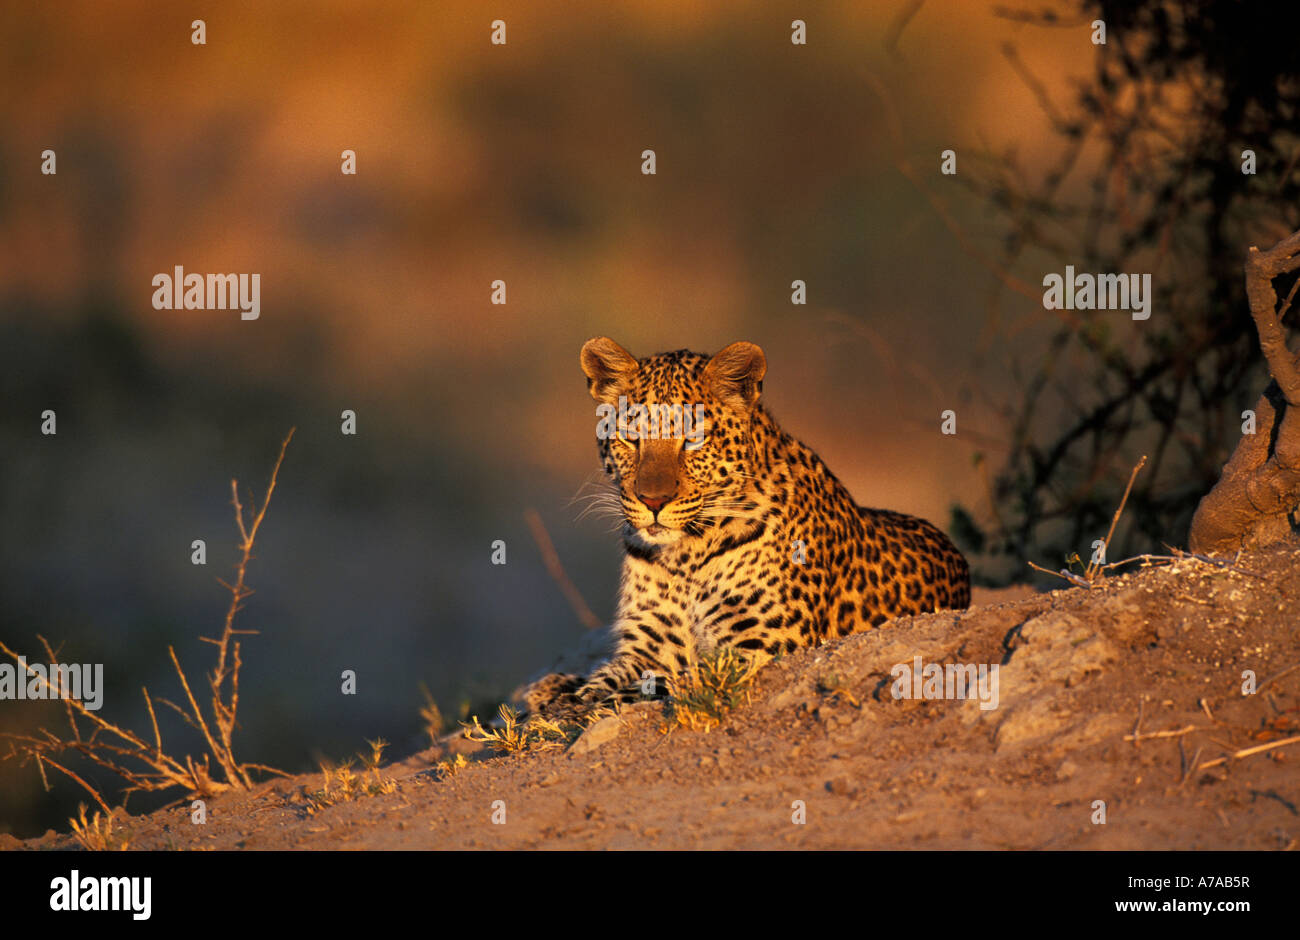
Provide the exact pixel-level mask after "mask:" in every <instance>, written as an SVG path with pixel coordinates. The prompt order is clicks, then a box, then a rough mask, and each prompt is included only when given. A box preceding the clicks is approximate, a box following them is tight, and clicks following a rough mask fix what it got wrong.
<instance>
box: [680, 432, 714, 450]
mask: <svg viewBox="0 0 1300 940" xmlns="http://www.w3.org/2000/svg"><path fill="white" fill-rule="evenodd" d="M708 442H709V434H708V432H707V431H706V432H705V433H703V434H701V435H699V436H698V437H688V438H686V442H685V443H684V444H682V449H683V450H699V449H700V448H701V447H703V446H704V445H705V444H707V443H708Z"/></svg>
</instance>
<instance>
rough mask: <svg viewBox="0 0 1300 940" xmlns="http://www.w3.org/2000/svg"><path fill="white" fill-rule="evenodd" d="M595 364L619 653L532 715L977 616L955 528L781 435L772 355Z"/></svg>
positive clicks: (588, 348) (590, 344) (537, 692)
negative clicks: (912, 617)
mask: <svg viewBox="0 0 1300 940" xmlns="http://www.w3.org/2000/svg"><path fill="white" fill-rule="evenodd" d="M580 362H581V366H582V371H583V373H584V374H585V375H586V378H587V389H588V391H589V392H590V394H591V397H592V398H593V399H595V401H596V403H597V414H598V417H600V418H601V421H600V422H598V424H597V435H596V438H597V452H598V454H599V457H600V462H601V466H602V469H603V473H604V476H605V477H606V479H607V485H608V486H609V487H610V488H611V492H610V493H609V495H610V497H611V500H612V499H614V498H616V499H617V507H618V508H617V509H616V510H615V511H616V512H618V513H619V514H620V515H621V523H620V541H621V543H622V551H623V560H622V572H621V579H620V586H619V591H618V601H617V607H616V613H615V617H614V620H613V622H612V623H611V625H610V627H609V630H610V640H611V646H610V649H611V650H612V652H611V654H610V655H608V656H607V658H605V659H604V661H603V662H599V663H598V664H596V665H595V666H594V668H592V669H590V670H589V671H587V672H586V674H582V673H573V672H555V673H551V674H549V675H546V676H544V677H542V678H541V679H539V680H537V681H536V682H534V683H532V684H531V685H529V686H527V687H526V688H525V689H524V690H523V693H522V699H523V702H524V704H525V706H526V707H527V709H528V710H529V711H531V712H534V713H538V714H542V715H552V716H573V715H578V714H583V713H584V712H590V710H592V709H597V708H602V707H605V706H609V705H621V704H622V703H626V702H631V701H637V700H644V699H645V698H646V697H647V695H648V696H649V697H651V698H663V697H665V696H668V695H671V692H672V687H673V680H674V678H675V677H678V676H680V675H681V673H682V672H683V671H684V670H686V669H688V668H690V667H692V666H693V665H694V664H697V663H699V662H700V661H701V660H702V659H703V658H705V657H708V656H711V655H717V654H718V653H720V652H721V651H722V650H724V649H726V648H732V649H734V650H735V652H736V653H737V654H738V655H740V656H742V657H745V658H746V660H747V661H750V662H753V663H755V664H757V665H762V664H764V663H766V662H768V661H770V660H771V659H772V658H774V657H776V656H781V655H784V654H787V653H792V652H794V651H795V650H798V649H800V648H803V647H817V646H821V645H822V644H824V643H826V642H828V641H831V640H834V639H837V638H840V637H845V636H848V635H850V634H853V633H857V632H861V631H866V630H872V629H876V628H880V627H883V626H885V625H887V624H888V623H889V622H890V621H891V620H894V619H896V618H898V617H902V616H905V615H909V614H921V613H927V612H932V611H940V610H954V611H960V610H964V609H966V608H967V607H968V606H969V605H970V596H971V578H970V569H969V566H968V564H967V561H966V559H965V557H964V556H963V555H962V553H961V552H960V551H959V550H958V549H957V547H956V546H955V545H954V544H953V543H952V541H951V540H949V538H948V537H947V536H946V535H945V534H944V533H943V532H942V531H941V530H940V529H939V528H938V527H936V526H935V525H933V524H932V523H930V522H928V521H926V520H924V519H920V518H917V517H915V516H911V515H907V514H904V513H901V512H896V511H892V510H888V509H870V508H865V507H861V506H859V505H858V504H857V502H856V500H854V498H853V497H852V496H851V495H850V493H849V491H848V489H847V488H846V487H845V486H844V484H843V483H841V482H840V481H839V479H838V478H837V477H836V476H835V475H834V474H833V473H832V472H831V471H830V469H829V468H828V467H827V465H826V463H825V462H824V461H823V460H822V459H821V458H820V457H819V456H818V455H817V453H816V451H814V450H813V449H812V448H811V447H809V446H807V445H806V444H804V443H802V442H801V441H799V440H798V439H796V438H795V437H793V436H792V435H791V434H789V433H787V432H786V431H785V430H783V429H782V428H781V426H780V425H779V424H778V423H777V421H776V419H775V418H774V417H773V416H772V414H771V412H770V411H769V409H768V408H767V406H766V403H765V402H761V401H760V400H759V398H760V396H761V394H762V390H763V379H764V376H765V375H766V373H767V356H766V354H765V353H764V352H763V350H762V348H761V347H759V346H758V345H756V344H754V343H749V342H736V343H732V344H731V345H729V346H726V347H725V348H723V349H722V350H721V351H719V352H718V353H716V354H714V355H708V354H704V353H696V352H691V351H690V350H686V349H680V350H677V351H674V352H666V353H659V354H656V355H652V356H648V357H645V358H641V359H638V358H636V357H634V356H633V355H632V354H631V353H629V352H628V351H627V350H626V349H624V348H623V347H622V346H620V345H619V344H618V343H616V342H615V341H614V340H612V339H610V338H608V337H604V336H600V337H596V338H594V339H591V340H588V341H587V342H586V343H585V344H584V345H583V347H582V352H581V355H580ZM629 403H631V404H630V405H629Z"/></svg>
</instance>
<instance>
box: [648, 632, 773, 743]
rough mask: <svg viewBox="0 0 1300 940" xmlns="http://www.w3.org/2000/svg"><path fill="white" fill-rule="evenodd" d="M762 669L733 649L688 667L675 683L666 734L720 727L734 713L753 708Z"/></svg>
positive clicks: (670, 700) (726, 649)
mask: <svg viewBox="0 0 1300 940" xmlns="http://www.w3.org/2000/svg"><path fill="white" fill-rule="evenodd" d="M758 667H759V664H758V662H757V661H756V660H753V659H750V658H748V657H746V656H745V655H744V654H742V653H739V652H737V651H736V650H734V649H731V648H730V647H725V648H723V649H720V650H718V651H716V652H715V653H713V654H712V655H711V656H707V657H705V658H704V659H701V660H700V661H699V662H696V663H693V664H691V665H690V666H688V667H687V668H686V669H685V670H683V671H682V672H681V673H680V674H679V675H678V676H677V677H676V678H675V679H673V682H672V688H673V694H672V697H671V698H670V699H669V704H668V709H669V715H670V721H669V723H668V725H667V726H666V727H665V729H664V730H665V731H669V730H672V729H673V728H686V729H688V730H690V731H711V730H712V729H714V728H717V727H719V726H720V725H721V724H722V723H723V721H724V720H726V718H727V716H728V715H729V714H730V713H731V712H733V711H735V710H736V709H737V708H740V707H741V706H743V705H747V704H749V699H750V694H751V692H752V686H753V683H754V677H755V676H756V675H757V674H758Z"/></svg>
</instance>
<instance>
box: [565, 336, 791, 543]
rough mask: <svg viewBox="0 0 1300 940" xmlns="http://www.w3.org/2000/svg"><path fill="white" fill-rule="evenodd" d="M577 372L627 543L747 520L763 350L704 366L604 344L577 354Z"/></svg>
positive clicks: (731, 350)
mask: <svg viewBox="0 0 1300 940" xmlns="http://www.w3.org/2000/svg"><path fill="white" fill-rule="evenodd" d="M582 371H583V372H584V373H586V376H587V388H588V390H589V391H590V392H591V396H592V398H594V399H595V400H596V403H597V407H596V414H597V418H598V421H597V426H596V445H597V449H598V450H599V453H600V458H601V461H602V463H603V464H604V467H605V472H606V473H607V474H608V475H609V477H610V479H611V480H612V481H613V482H614V484H615V485H616V486H617V488H618V496H619V503H620V505H621V506H622V509H623V516H624V519H625V522H626V525H625V528H624V534H625V537H627V538H628V539H629V540H632V541H635V542H637V543H639V544H640V545H641V546H643V547H655V546H661V545H666V544H670V543H672V542H675V541H677V540H679V539H681V538H683V537H685V536H698V535H703V534H704V533H705V532H706V531H707V530H708V529H710V528H713V527H716V526H721V525H725V524H727V523H728V522H731V521H734V520H744V519H747V518H752V517H753V516H754V515H755V513H756V511H757V509H758V505H759V504H758V501H757V498H756V487H755V482H754V481H755V476H756V471H755V463H756V456H757V455H756V451H755V445H754V434H753V422H754V419H755V415H756V413H757V409H758V407H759V406H758V396H759V393H760V392H761V391H762V387H763V374H764V373H765V372H766V371H767V359H766V357H765V356H764V355H763V350H762V349H760V348H759V347H757V346H755V345H754V344H753V343H743V342H742V343H732V344H731V345H730V346H728V347H726V348H725V349H723V350H722V351H721V352H719V353H718V354H717V355H715V356H712V357H710V356H706V355H701V354H700V353H693V352H689V351H687V350H684V349H683V350H678V351H677V352H670V353H660V354H659V355H656V356H648V357H646V358H644V359H637V358H635V357H634V356H633V355H632V354H631V353H629V352H628V351H627V350H626V349H624V348H623V347H622V346H620V345H619V344H618V343H616V342H614V341H613V340H612V339H608V338H606V337H603V336H602V337H597V338H596V339H592V340H589V341H588V342H587V343H586V344H585V345H584V346H583V347H582Z"/></svg>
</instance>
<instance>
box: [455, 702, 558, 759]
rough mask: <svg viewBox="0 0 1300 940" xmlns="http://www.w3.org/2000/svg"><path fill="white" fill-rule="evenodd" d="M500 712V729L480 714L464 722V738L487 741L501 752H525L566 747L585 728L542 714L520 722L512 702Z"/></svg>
mask: <svg viewBox="0 0 1300 940" xmlns="http://www.w3.org/2000/svg"><path fill="white" fill-rule="evenodd" d="M497 714H498V715H500V717H501V722H502V726H501V727H500V728H484V727H483V726H482V725H481V724H479V720H478V716H477V715H475V716H473V718H472V719H471V721H470V722H464V721H462V722H461V725H463V726H464V728H465V731H464V735H465V737H466V738H467V739H468V740H470V741H476V742H478V743H480V744H486V745H487V746H488V747H490V748H491V749H492V750H494V751H496V752H497V753H499V754H522V753H526V752H528V751H546V750H550V749H552V748H557V747H567V746H568V745H569V744H571V743H573V741H574V740H576V739H577V737H578V735H580V734H581V733H582V731H583V725H581V724H578V723H577V722H572V721H567V720H560V721H553V720H551V719H550V718H546V717H544V716H542V715H529V716H528V718H527V719H525V720H524V721H523V722H520V720H519V716H520V713H519V712H518V711H516V710H515V709H513V708H511V707H510V706H509V705H502V706H501V707H500V708H499V709H497Z"/></svg>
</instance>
